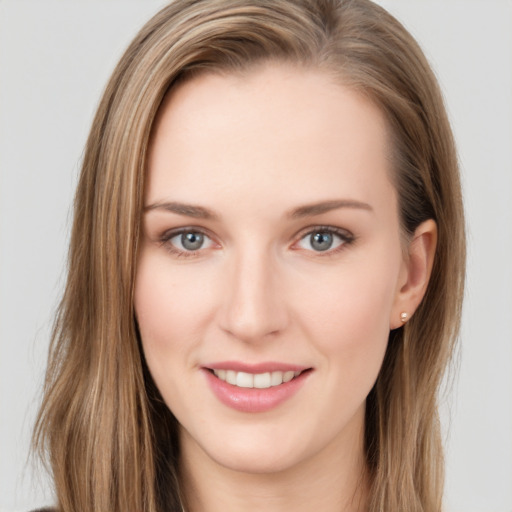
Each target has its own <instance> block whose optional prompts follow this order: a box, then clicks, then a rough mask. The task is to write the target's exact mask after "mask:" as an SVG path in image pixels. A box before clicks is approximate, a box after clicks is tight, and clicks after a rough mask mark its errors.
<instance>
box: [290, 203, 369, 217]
mask: <svg viewBox="0 0 512 512" xmlns="http://www.w3.org/2000/svg"><path fill="white" fill-rule="evenodd" d="M339 208H355V209H358V210H366V211H369V212H373V208H372V207H371V206H370V205H369V204H368V203H363V202H362V201H356V200H355V199H337V200H332V201H322V202H320V203H313V204H308V205H305V206H300V207H299V208H295V209H294V210H292V211H291V212H289V213H288V214H287V217H290V218H292V219H300V218H303V217H313V216H315V215H321V214H322V213H327V212H330V211H332V210H337V209H339Z"/></svg>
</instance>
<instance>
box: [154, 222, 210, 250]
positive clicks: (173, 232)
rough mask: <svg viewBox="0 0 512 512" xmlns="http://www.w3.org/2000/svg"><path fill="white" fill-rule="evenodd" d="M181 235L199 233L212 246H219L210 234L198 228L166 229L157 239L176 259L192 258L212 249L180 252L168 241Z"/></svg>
mask: <svg viewBox="0 0 512 512" xmlns="http://www.w3.org/2000/svg"><path fill="white" fill-rule="evenodd" d="M183 233H199V234H201V235H203V236H204V237H206V238H208V239H209V240H210V241H211V244H212V245H214V246H215V245H216V246H219V244H218V243H217V242H216V241H215V238H214V237H213V236H212V235H211V233H210V232H209V231H208V230H206V229H204V228H201V227H199V226H184V227H179V228H172V229H168V230H167V231H164V232H163V233H162V234H161V235H160V236H159V237H158V238H159V241H160V243H161V244H162V245H166V248H167V250H168V251H169V252H170V253H171V254H173V255H175V256H178V257H184V258H188V257H194V256H198V255H199V253H201V252H203V251H206V250H208V249H211V248H212V247H205V248H201V249H197V250H196V251H187V250H181V249H179V248H178V247H176V246H174V245H173V244H171V243H170V241H171V240H172V239H173V238H175V237H176V236H179V235H182V234H183Z"/></svg>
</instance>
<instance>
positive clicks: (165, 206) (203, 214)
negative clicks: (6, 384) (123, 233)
mask: <svg viewBox="0 0 512 512" xmlns="http://www.w3.org/2000/svg"><path fill="white" fill-rule="evenodd" d="M339 208H354V209H359V210H366V211H370V212H372V211H373V208H372V207H371V206H370V205H369V204H368V203H363V202H362V201H356V200H354V199H337V200H331V201H322V202H319V203H313V204H308V205H305V206H299V207H298V208H295V209H293V210H291V211H290V212H288V213H287V214H286V217H288V218H292V219H300V218H304V217H314V216H315V215H321V214H323V213H327V212H330V211H332V210H338V209H339ZM153 210H164V211H166V212H171V213H176V214H178V215H184V216H186V217H193V218H195V219H205V220H218V218H219V216H218V215H217V214H215V213H214V212H213V211H212V210H209V209H208V208H205V207H204V206H197V205H193V204H185V203H179V202H176V201H171V202H157V203H153V204H150V205H148V206H145V207H144V212H149V211H153Z"/></svg>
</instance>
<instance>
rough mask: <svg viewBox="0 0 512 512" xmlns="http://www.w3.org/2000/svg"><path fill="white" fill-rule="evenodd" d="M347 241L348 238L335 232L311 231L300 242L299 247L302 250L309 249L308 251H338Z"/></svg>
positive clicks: (324, 230)
mask: <svg viewBox="0 0 512 512" xmlns="http://www.w3.org/2000/svg"><path fill="white" fill-rule="evenodd" d="M346 241H347V237H344V236H342V235H339V234H337V233H335V232H333V231H328V230H326V229H317V230H316V231H310V232H309V233H308V234H307V235H305V236H304V237H303V238H302V239H301V240H300V241H299V244H298V245H299V247H300V248H301V249H307V250H308V251H315V252H325V251H329V250H332V249H336V248H337V247H339V246H340V245H343V244H344V243H345V242H346Z"/></svg>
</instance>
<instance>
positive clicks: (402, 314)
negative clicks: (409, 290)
mask: <svg viewBox="0 0 512 512" xmlns="http://www.w3.org/2000/svg"><path fill="white" fill-rule="evenodd" d="M408 316H409V315H408V314H407V313H406V312H405V311H404V312H403V313H400V320H401V321H402V323H404V324H405V322H407V317H408Z"/></svg>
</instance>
